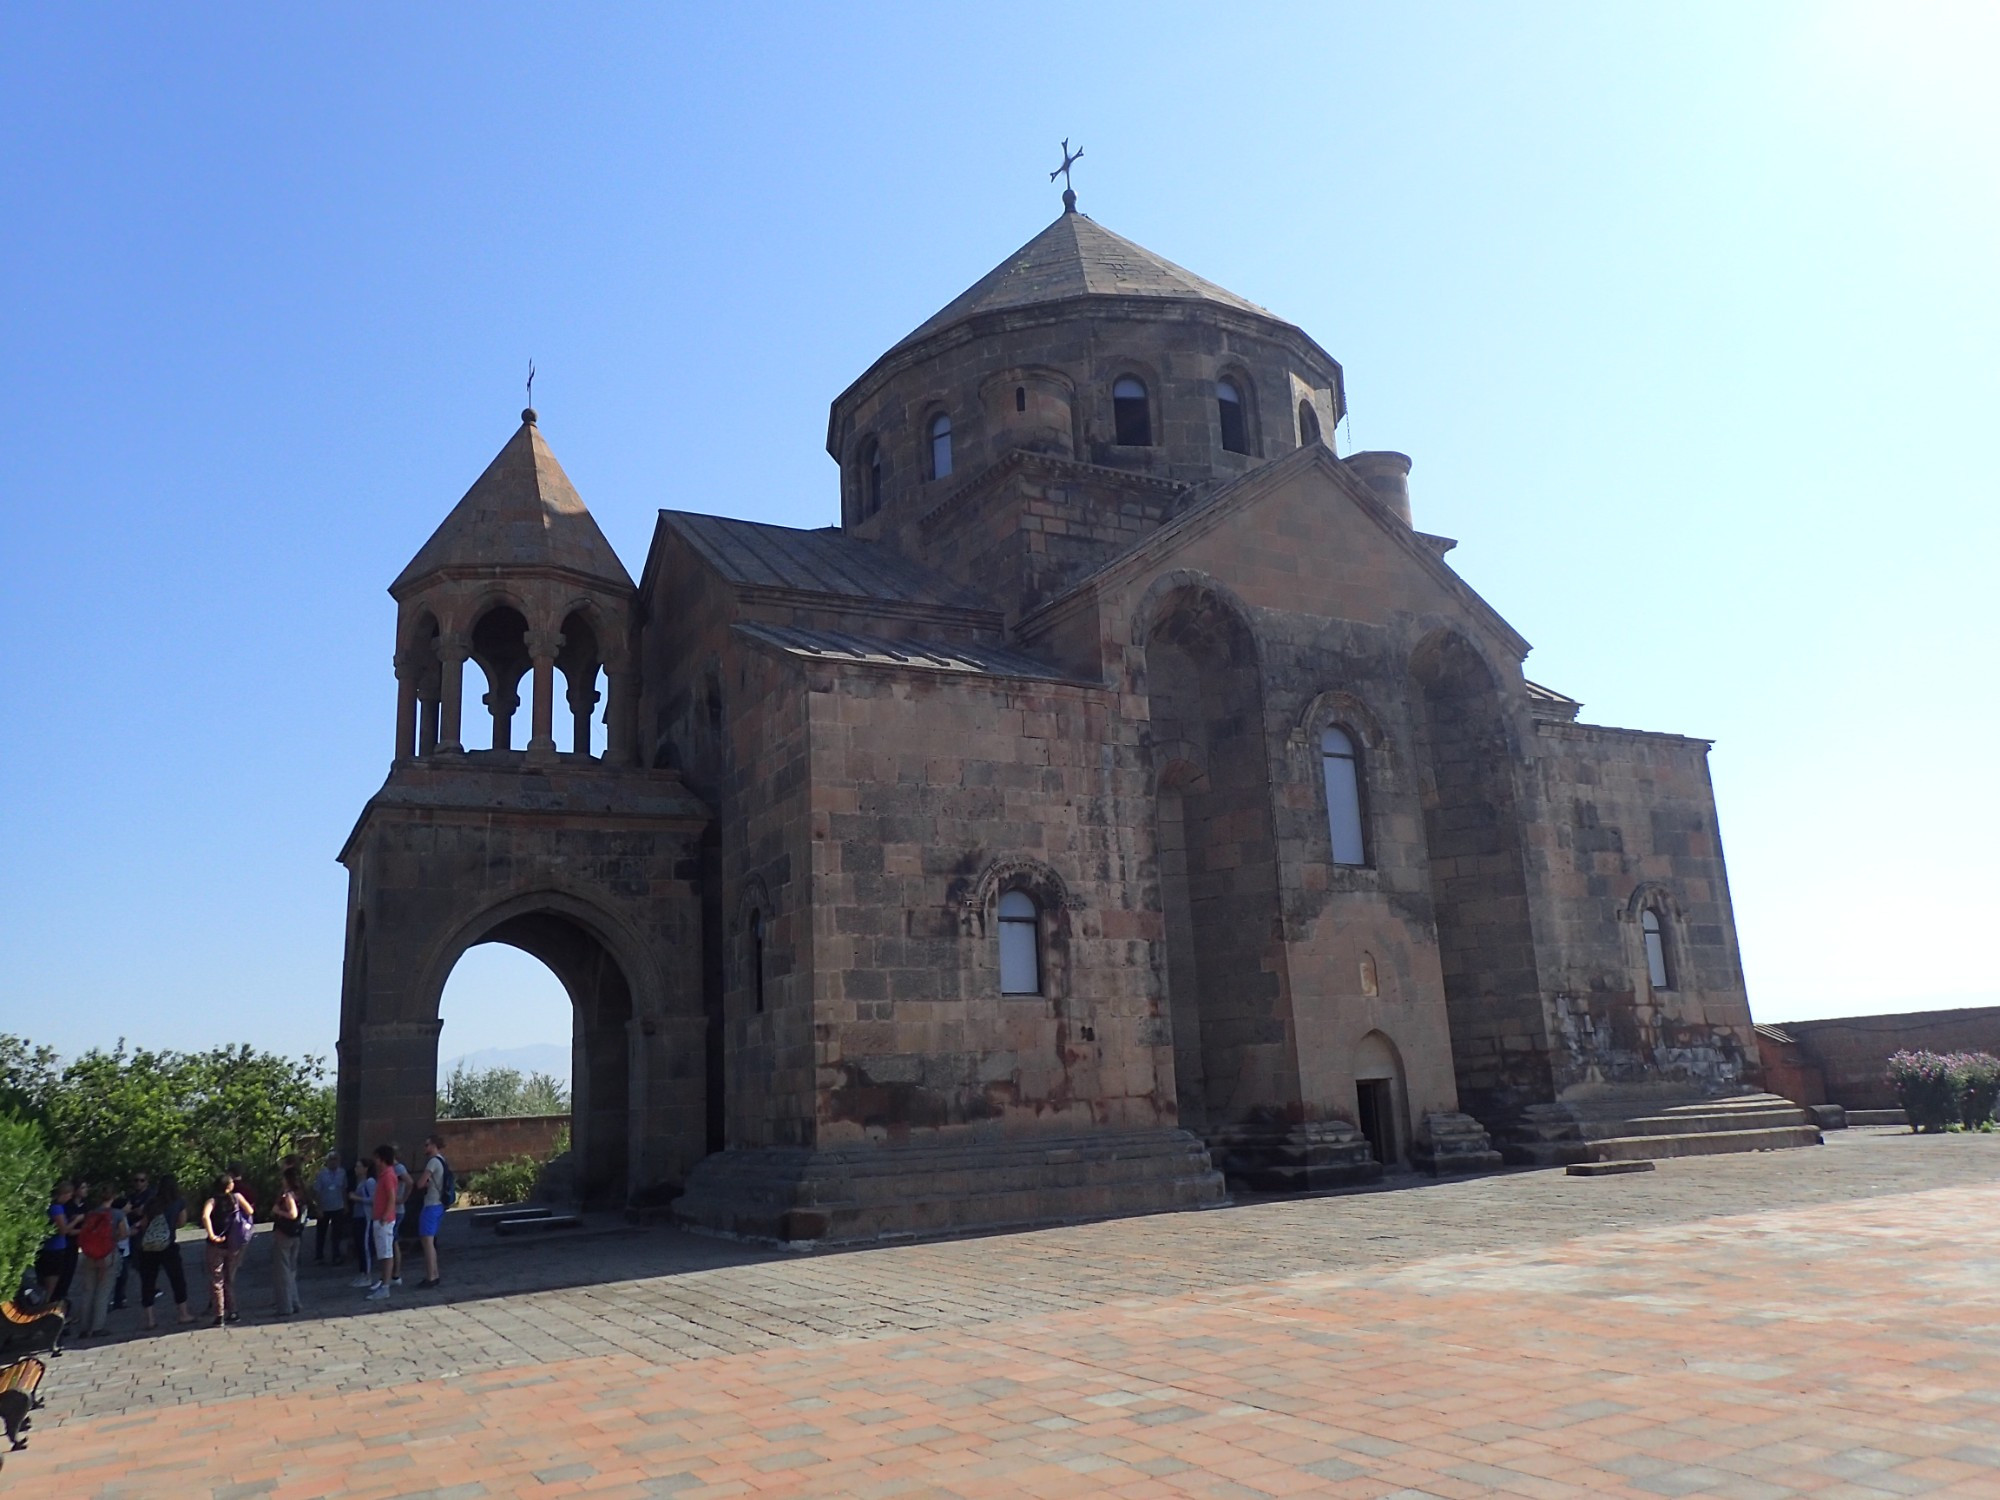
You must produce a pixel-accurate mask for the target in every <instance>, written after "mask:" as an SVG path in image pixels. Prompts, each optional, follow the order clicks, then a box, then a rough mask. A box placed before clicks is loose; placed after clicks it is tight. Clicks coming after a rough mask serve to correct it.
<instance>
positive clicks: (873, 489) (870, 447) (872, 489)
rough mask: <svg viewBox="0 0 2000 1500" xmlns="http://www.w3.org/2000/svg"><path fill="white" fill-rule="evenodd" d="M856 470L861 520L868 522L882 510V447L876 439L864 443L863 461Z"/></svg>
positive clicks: (862, 447)
mask: <svg viewBox="0 0 2000 1500" xmlns="http://www.w3.org/2000/svg"><path fill="white" fill-rule="evenodd" d="M855 468H856V474H855V488H856V489H857V491H858V492H859V494H858V498H859V500H860V502H861V518H862V519H863V520H866V519H867V518H868V517H869V516H872V515H874V514H875V512H876V511H878V510H880V509H881V508H882V445H881V444H880V443H879V442H877V441H876V440H875V439H874V438H872V437H871V438H869V439H868V440H867V441H866V442H864V443H862V445H861V461H860V462H859V463H858V464H857V465H856V466H855Z"/></svg>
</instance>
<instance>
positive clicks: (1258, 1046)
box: [1146, 586, 1298, 1131]
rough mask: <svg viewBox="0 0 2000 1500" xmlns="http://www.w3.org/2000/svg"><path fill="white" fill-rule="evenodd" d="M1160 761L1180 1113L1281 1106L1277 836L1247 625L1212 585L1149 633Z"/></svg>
mask: <svg viewBox="0 0 2000 1500" xmlns="http://www.w3.org/2000/svg"><path fill="white" fill-rule="evenodd" d="M1146 693H1147V700H1148V704H1149V710H1150V714H1151V718H1152V727H1153V736H1154V739H1153V743H1154V745H1155V747H1156V754H1160V755H1163V756H1170V757H1171V758H1170V759H1168V760H1167V761H1166V763H1165V764H1163V765H1161V766H1160V780H1159V783H1158V786H1159V792H1160V795H1159V797H1158V799H1157V803H1156V806H1157V808H1158V818H1159V826H1158V837H1159V851H1160V895H1161V906H1162V910H1163V915H1164V917H1165V921H1166V928H1167V932H1166V957H1167V976H1166V977H1167V998H1168V1010H1169V1014H1170V1016H1171V1017H1172V1024H1173V1029H1174V1058H1175V1091H1176V1095H1177V1098H1178V1102H1179V1108H1180V1119H1181V1124H1182V1125H1183V1126H1184V1127H1185V1128H1187V1129H1190V1130H1195V1131H1203V1130H1210V1129H1215V1128H1218V1127H1221V1126H1225V1125H1231V1124H1237V1123H1241V1122H1244V1121H1246V1120H1249V1119H1252V1118H1256V1117H1260V1116H1263V1115H1266V1114H1269V1113H1270V1112H1272V1111H1278V1112H1283V1111H1284V1110H1286V1109H1288V1108H1289V1107H1290V1106H1291V1105H1293V1104H1295V1103H1296V1099H1297V1092H1298V1088H1297V1076H1298V1073H1297V1065H1296V1060H1295V1058H1294V1057H1293V1054H1292V1034H1291V1027H1290V1024H1289V1017H1288V1016H1287V1015H1286V1013H1285V1005H1284V995H1283V988H1282V986H1281V984H1280V982H1279V976H1278V972H1277V969H1276V966H1275V964H1274V962H1273V953H1272V950H1273V948H1274V947H1275V945H1276V937H1277V920H1278V874H1277V845H1276V839H1275V836H1274V832H1273V828H1272V822H1271V793H1270V765H1269V760H1268V757H1267V754H1266V749H1265V736H1264V722H1263V692H1262V687H1261V684H1260V682H1259V679H1258V667H1257V653H1256V647H1255V644H1254V642H1253V640H1252V638H1251V635H1250V628H1249V625H1248V623H1247V622H1246V621H1245V620H1244V619H1243V618H1242V616H1241V615H1240V614H1239V613H1238V612H1237V610H1236V609H1235V608H1234V607H1233V606H1232V605H1231V604H1229V603H1228V602H1227V601H1226V600H1224V599H1223V598H1221V597H1220V596H1219V595H1217V594H1216V593H1214V592H1212V591H1210V590H1208V589H1204V588H1200V587H1195V586H1189V587H1186V588H1183V589H1181V590H1178V591H1176V592H1175V593H1174V594H1172V595H1170V596H1168V597H1167V598H1166V599H1165V600H1164V601H1163V602H1162V605H1161V607H1160V609H1159V610H1158V612H1157V614H1156V616H1155V618H1154V623H1153V625H1152V627H1151V629H1150V630H1149V631H1148V632H1147V636H1146Z"/></svg>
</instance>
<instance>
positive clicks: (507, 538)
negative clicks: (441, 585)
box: [389, 411, 632, 598]
mask: <svg viewBox="0 0 2000 1500" xmlns="http://www.w3.org/2000/svg"><path fill="white" fill-rule="evenodd" d="M521 416H522V421H521V426H520V429H519V430H518V431H517V432H516V433H515V434H514V435H513V436H512V437H510V438H509V439H507V444H506V446H505V447H503V448H502V449H501V450H500V452H499V453H498V454H497V455H496V456H495V457H494V459H493V462H492V463H490V464H488V465H487V466H486V472H485V473H483V474H481V475H480V476H479V477H478V478H477V479H475V480H474V481H473V482H472V488H471V489H469V490H467V491H466V492H465V498H464V499H462V500H460V501H459V502H458V504H456V505H454V506H453V507H452V508H451V514H450V515H448V516H446V517H445V518H444V522H443V524H441V525H440V526H439V527H438V529H437V530H436V531H434V532H432V533H431V539H430V540H429V541H427V542H425V543H424V545H423V546H422V547H421V548H419V549H418V552H417V555H416V556H415V557H413V558H411V559H410V565H409V566H408V567H406V568H405V569H403V571H402V572H401V573H400V574H398V575H397V577H396V581H395V582H394V583H392V584H390V585H389V592H390V593H392V594H394V595H396V596H397V597H398V598H401V597H402V595H403V592H404V591H406V590H408V589H410V588H412V587H413V586H415V585H416V583H417V582H418V581H420V580H421V579H423V578H426V577H428V576H429V575H431V574H433V573H438V572H443V571H446V570H448V569H479V570H490V569H494V568H506V569H510V570H513V569H523V570H525V569H547V570H551V571H555V572H561V573H567V574H572V575H575V576H578V577H581V578H585V579H590V580H593V581H596V582H601V583H608V584H611V585H613V586H615V587H617V588H621V589H627V590H629V589H630V588H631V587H632V575H631V574H629V573H627V572H626V571H625V564H624V563H622V562H620V561H619V560H618V554H617V553H616V552H614V551H612V550H611V543H609V542H608V541H606V540H605V539H604V533H603V532H602V531H600V530H598V529H597V522H596V521H595V520H594V519H592V517H591V514H590V512H589V510H587V509H586V508H585V507H584V503H583V498H582V496H580V495H578V494H577V492H576V486H575V485H573V484H571V483H570V482H569V475H567V474H565V473H563V470H562V465H561V464H559V463H557V462H556V456H555V454H553V453H551V452H550V451H549V445H548V443H547V442H546V441H545V440H544V439H543V437H542V433H541V429H540V428H539V427H537V426H536V425H535V414H534V413H533V412H531V411H530V412H523V413H522V414H521Z"/></svg>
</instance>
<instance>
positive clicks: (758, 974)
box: [750, 911, 764, 1013]
mask: <svg viewBox="0 0 2000 1500" xmlns="http://www.w3.org/2000/svg"><path fill="white" fill-rule="evenodd" d="M750 991H751V993H752V995H754V996H755V997H756V1001H757V1009H758V1011H759V1012H760V1013H761V1012H762V1011H763V1009H764V914H763V913H762V912H761V911H753V912H751V913H750Z"/></svg>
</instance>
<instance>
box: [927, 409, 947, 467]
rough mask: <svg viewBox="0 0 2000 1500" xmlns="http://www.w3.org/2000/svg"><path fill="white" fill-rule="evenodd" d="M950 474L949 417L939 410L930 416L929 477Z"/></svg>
mask: <svg viewBox="0 0 2000 1500" xmlns="http://www.w3.org/2000/svg"><path fill="white" fill-rule="evenodd" d="M950 476H951V417H950V416H949V415H948V414H946V413H944V412H939V413H938V414H937V415H936V416H934V417H932V418H931V478H933V479H947V478H949V477H950Z"/></svg>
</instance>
